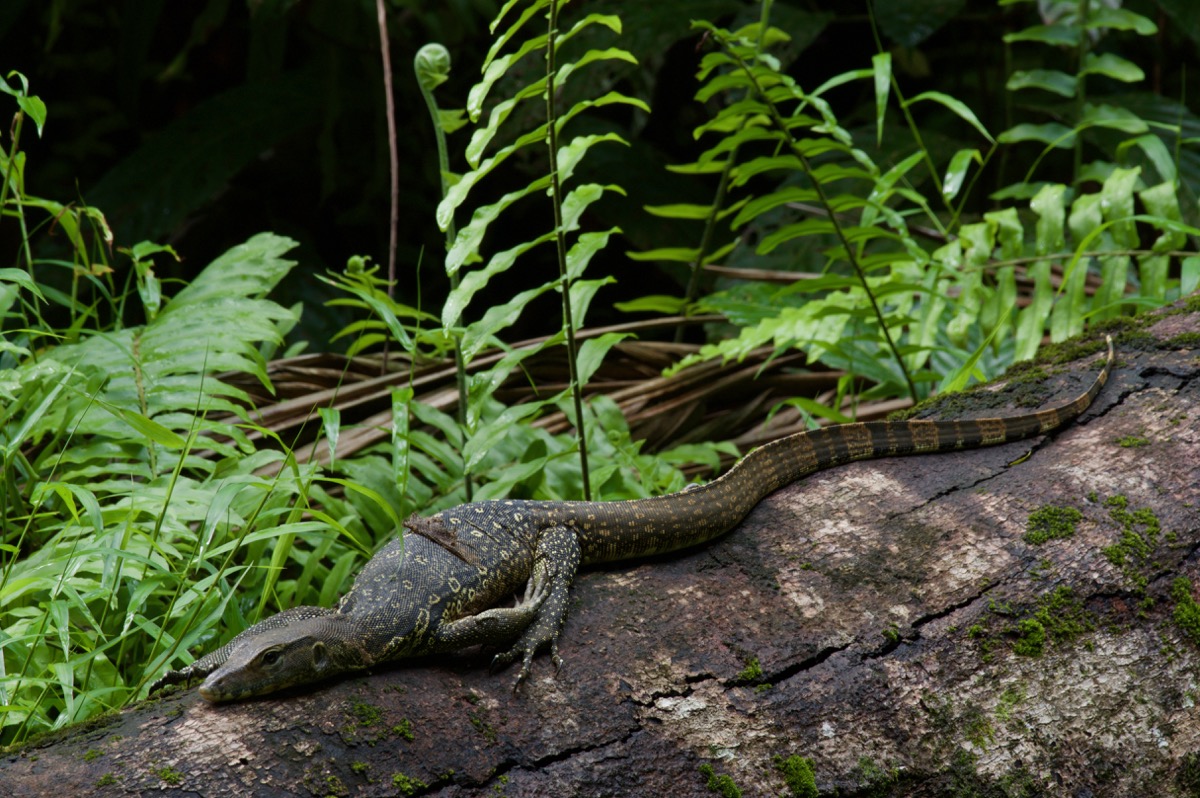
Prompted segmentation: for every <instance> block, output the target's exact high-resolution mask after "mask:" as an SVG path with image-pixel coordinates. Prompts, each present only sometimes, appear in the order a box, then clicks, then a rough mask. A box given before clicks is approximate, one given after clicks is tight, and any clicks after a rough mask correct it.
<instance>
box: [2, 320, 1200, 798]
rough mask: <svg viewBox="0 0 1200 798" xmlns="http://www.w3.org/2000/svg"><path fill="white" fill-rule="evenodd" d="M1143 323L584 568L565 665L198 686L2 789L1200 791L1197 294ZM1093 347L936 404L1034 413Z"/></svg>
mask: <svg viewBox="0 0 1200 798" xmlns="http://www.w3.org/2000/svg"><path fill="white" fill-rule="evenodd" d="M1139 323H1140V325H1141V326H1140V327H1138V323H1135V324H1134V325H1133V326H1134V327H1137V329H1131V330H1129V331H1127V332H1125V333H1123V334H1122V335H1121V336H1119V337H1118V342H1117V364H1116V367H1115V369H1114V372H1113V374H1112V376H1111V378H1110V380H1109V383H1108V386H1107V387H1106V388H1105V389H1104V391H1103V392H1102V393H1101V394H1100V396H1099V398H1098V399H1097V400H1096V402H1095V404H1094V405H1093V406H1092V408H1091V409H1090V410H1089V411H1088V412H1087V413H1086V414H1085V415H1084V416H1083V417H1082V418H1080V419H1079V420H1078V421H1077V422H1076V423H1074V424H1072V425H1070V426H1069V427H1067V428H1066V429H1064V430H1062V431H1060V432H1058V433H1056V434H1054V435H1053V436H1051V437H1043V438H1037V439H1033V440H1031V441H1025V442H1018V443H1012V444H1008V445H1005V446H1000V447H993V448H990V449H982V450H975V451H968V452H956V453H950V454H942V455H932V456H926V457H912V458H893V459H886V460H876V461H870V462H861V463H854V464H851V465H847V466H844V467H841V468H837V469H833V470H831V471H827V472H823V473H820V474H817V475H814V476H812V477H809V478H808V479H805V480H803V481H801V482H799V483H797V484H795V485H792V486H790V487H788V488H785V489H783V490H780V491H778V492H777V493H775V494H774V495H772V496H770V497H769V498H767V499H766V500H765V501H763V502H762V503H761V504H760V505H759V507H758V508H757V509H756V510H755V511H754V512H753V513H752V515H751V516H750V517H749V518H748V519H747V520H746V522H745V523H743V524H742V525H741V526H740V527H739V528H738V529H737V530H736V531H735V532H733V533H731V534H730V535H727V536H726V537H724V538H723V539H721V540H719V541H717V542H715V543H714V544H712V545H709V546H706V547H703V548H698V549H695V550H692V551H689V552H686V553H684V554H682V555H675V556H668V557H662V558H658V559H655V560H651V561H645V562H632V563H623V564H618V565H615V566H612V567H608V568H604V569H594V570H590V571H586V572H584V573H583V574H581V575H580V577H579V578H578V579H577V581H576V585H575V588H574V593H573V595H574V606H573V607H572V609H571V613H570V617H569V618H568V621H567V624H566V627H565V630H564V632H563V637H562V642H561V654H562V656H563V659H564V660H565V663H566V664H565V666H564V668H563V670H562V672H561V673H558V674H555V672H554V669H553V666H552V665H551V663H550V662H549V658H548V657H545V656H542V657H539V658H538V660H537V662H536V663H535V670H534V675H533V677H532V678H531V679H530V681H529V682H528V683H527V684H526V685H524V686H523V687H522V689H521V691H520V692H519V693H516V694H514V693H513V692H512V683H513V679H514V678H515V670H513V669H509V670H507V671H505V672H501V673H498V674H492V673H489V671H488V668H487V663H488V654H487V652H477V651H476V652H466V653H464V654H461V655H456V656H452V657H439V658H429V659H424V660H419V661H415V662H412V663H409V664H406V665H403V666H400V667H396V668H392V669H388V670H382V671H379V672H377V673H374V674H371V675H367V676H363V677H361V678H352V679H346V680H343V681H340V682H337V683H334V684H331V685H326V686H322V687H320V688H317V689H310V690H305V691H299V692H295V693H292V694H290V695H284V696H282V697H275V698H267V699H262V700H257V701H251V702H247V703H241V704H233V705H220V706H214V705H210V704H207V703H206V702H204V701H203V700H201V699H200V698H199V697H198V696H197V694H196V692H195V690H194V689H193V690H187V691H183V692H180V693H177V694H174V695H171V696H169V697H167V698H165V699H163V700H159V701H150V702H146V703H143V704H141V705H138V706H136V707H133V708H131V709H129V710H126V711H123V712H120V713H116V714H114V715H112V716H109V717H107V718H105V719H103V720H101V721H98V722H95V723H92V724H90V725H85V726H80V727H76V728H74V729H70V730H67V731H66V732H65V733H64V734H62V735H59V736H54V737H52V738H47V739H44V740H43V741H41V742H38V743H34V744H31V745H29V746H26V747H24V748H22V749H20V750H17V751H10V752H8V753H7V754H6V755H4V756H3V758H2V759H0V785H3V787H2V788H0V792H3V793H5V794H8V795H18V796H51V795H83V794H97V795H140V794H144V793H154V794H159V795H297V796H325V795H356V796H357V795H365V796H373V795H429V796H441V797H442V798H452V797H453V798H465V797H466V796H484V795H488V796H494V795H507V796H567V795H573V796H621V795H639V796H655V795H671V796H675V797H676V798H682V797H683V796H708V795H714V794H718V793H717V792H714V790H719V789H721V788H722V784H723V785H724V787H725V788H726V790H727V792H726V793H725V794H728V795H732V794H734V793H733V792H732V791H731V785H736V787H737V788H738V789H740V791H741V794H743V795H746V796H777V795H792V794H794V795H812V796H815V795H817V794H820V795H830V796H831V795H835V794H836V795H838V796H843V798H844V797H845V796H888V795H894V796H935V795H937V796H940V795H972V796H976V795H977V796H1030V795H1069V796H1078V797H1079V798H1083V797H1084V796H1110V795H1111V796H1127V795H1163V796H1169V795H1181V796H1185V795H1186V796H1194V795H1200V713H1198V712H1197V710H1196V708H1195V703H1196V701H1197V698H1198V693H1200V674H1198V673H1197V665H1198V664H1200V649H1198V646H1200V637H1198V636H1200V608H1197V607H1196V605H1195V603H1194V601H1193V599H1192V596H1195V595H1197V594H1198V592H1197V591H1192V590H1191V589H1190V588H1189V587H1188V585H1187V584H1186V583H1184V582H1183V581H1181V579H1186V580H1191V582H1193V583H1197V584H1198V585H1200V560H1198V556H1197V551H1198V550H1200V333H1198V332H1197V331H1198V330H1200V303H1197V302H1196V301H1195V300H1193V301H1192V302H1191V303H1190V307H1189V306H1185V305H1180V306H1177V307H1175V308H1173V309H1168V311H1166V312H1164V313H1159V314H1156V315H1154V316H1152V317H1150V318H1148V319H1145V320H1141V321H1140V322H1139ZM1097 368H1098V355H1097V354H1095V353H1094V352H1092V353H1090V354H1088V355H1087V356H1086V357H1081V358H1079V359H1077V360H1074V361H1072V362H1070V363H1067V364H1063V365H1062V366H1047V367H1046V368H1045V371H1047V372H1051V373H1050V374H1049V375H1046V376H1045V378H1044V379H1043V378H1042V373H1041V372H1036V373H1035V372H1027V373H1026V374H1027V376H1028V377H1031V378H1026V379H1021V378H1016V379H1013V380H1011V381H1010V383H1009V387H1007V388H1002V389H999V390H993V389H991V388H988V389H985V390H981V391H976V392H973V393H970V394H967V395H965V396H959V397H954V398H952V399H951V400H949V401H947V402H943V403H941V405H940V406H939V407H935V408H933V409H932V410H931V411H929V412H927V413H926V414H925V415H937V416H938V417H944V418H945V417H954V416H955V415H957V414H961V415H962V416H964V417H967V416H994V415H1002V414H1005V413H1019V412H1027V411H1028V409H1030V408H1031V407H1033V406H1048V405H1050V404H1056V403H1059V402H1061V401H1064V400H1066V399H1069V398H1071V397H1073V396H1074V395H1076V394H1077V393H1079V392H1080V391H1081V390H1082V388H1083V387H1084V386H1085V385H1086V384H1087V383H1088V382H1089V381H1090V380H1091V379H1092V378H1093V377H1094V376H1095V374H1096V371H1097ZM1039 531H1040V532H1044V533H1045V535H1046V536H1049V539H1047V540H1045V541H1044V542H1040V543H1039V542H1035V541H1037V540H1038V535H1037V534H1036V533H1038V532H1039ZM1068 533H1069V534H1068ZM1054 535H1059V537H1054ZM1031 541H1034V542H1031ZM1190 611H1192V614H1189V612H1190ZM789 758H790V759H789ZM801 758H803V759H801ZM706 764H707V765H709V766H710V767H711V768H712V771H711V772H710V771H708V770H707V768H706V769H705V770H704V772H702V771H701V766H703V765H706ZM788 764H790V765H791V767H792V771H791V772H792V775H793V781H792V783H791V784H790V785H789V784H788V783H786V782H785V773H784V770H785V769H786V768H785V767H784V768H781V765H788ZM809 765H810V766H811V772H812V775H813V780H812V781H811V782H807V781H806V780H805V768H806V766H809ZM722 776H727V777H728V778H727V779H725V780H722V779H721V777H722ZM710 778H711V785H710V783H709V782H710Z"/></svg>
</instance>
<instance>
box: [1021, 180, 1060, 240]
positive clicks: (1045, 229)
mask: <svg viewBox="0 0 1200 798" xmlns="http://www.w3.org/2000/svg"><path fill="white" fill-rule="evenodd" d="M1066 193H1067V187H1066V186H1064V185H1061V184H1058V183H1051V184H1049V185H1046V186H1044V187H1043V188H1042V190H1041V191H1039V192H1038V193H1037V196H1035V197H1034V198H1033V199H1032V200H1030V201H1029V207H1030V209H1031V210H1032V211H1033V212H1034V213H1036V214H1037V216H1038V220H1037V238H1036V240H1035V244H1034V246H1035V249H1036V250H1037V254H1039V255H1046V254H1050V253H1053V252H1061V251H1062V249H1063V247H1065V246H1066V240H1065V239H1064V238H1063V220H1064V218H1065V216H1066V208H1065V207H1064V201H1065V197H1066Z"/></svg>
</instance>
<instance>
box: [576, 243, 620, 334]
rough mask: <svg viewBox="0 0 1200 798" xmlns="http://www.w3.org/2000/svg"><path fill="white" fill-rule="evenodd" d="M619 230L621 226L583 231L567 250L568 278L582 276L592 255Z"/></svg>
mask: <svg viewBox="0 0 1200 798" xmlns="http://www.w3.org/2000/svg"><path fill="white" fill-rule="evenodd" d="M619 232H621V228H619V227H614V228H612V229H611V230H605V231H603V232H593V233H581V234H580V235H579V238H578V239H577V240H576V241H575V243H574V244H572V245H571V248H570V249H569V250H568V251H567V278H568V279H570V280H575V279H578V278H579V277H580V276H582V275H583V272H584V270H585V269H586V268H587V265H588V263H590V262H591V260H592V257H593V256H594V255H595V254H596V253H597V252H599V251H600V250H602V249H604V248H605V247H606V246H608V239H609V236H611V235H612V234H613V233H619ZM576 323H577V324H578V323H580V320H579V319H576Z"/></svg>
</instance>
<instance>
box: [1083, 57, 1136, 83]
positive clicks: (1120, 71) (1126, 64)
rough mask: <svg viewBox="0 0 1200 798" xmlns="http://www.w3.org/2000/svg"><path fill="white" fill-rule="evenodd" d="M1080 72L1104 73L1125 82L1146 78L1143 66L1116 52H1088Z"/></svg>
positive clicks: (1088, 73)
mask: <svg viewBox="0 0 1200 798" xmlns="http://www.w3.org/2000/svg"><path fill="white" fill-rule="evenodd" d="M1079 74H1080V75H1104V76H1105V77H1107V78H1112V79H1113V80H1119V81H1121V82H1123V83H1137V82H1139V81H1142V80H1145V78H1146V73H1145V72H1143V71H1142V68H1141V67H1139V66H1138V65H1137V64H1135V63H1133V62H1132V61H1130V60H1128V59H1125V58H1122V57H1121V56H1119V55H1116V54H1114V53H1100V54H1096V53H1088V54H1087V55H1085V56H1084V58H1083V68H1082V69H1080V70H1079Z"/></svg>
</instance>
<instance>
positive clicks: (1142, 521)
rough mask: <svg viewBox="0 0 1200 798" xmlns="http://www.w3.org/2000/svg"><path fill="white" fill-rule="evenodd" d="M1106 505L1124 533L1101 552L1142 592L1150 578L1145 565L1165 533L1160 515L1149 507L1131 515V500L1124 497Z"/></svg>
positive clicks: (1106, 500) (1118, 497)
mask: <svg viewBox="0 0 1200 798" xmlns="http://www.w3.org/2000/svg"><path fill="white" fill-rule="evenodd" d="M1104 504H1105V506H1106V507H1108V508H1109V510H1108V515H1109V517H1110V518H1112V520H1114V521H1116V522H1117V523H1118V524H1119V525H1120V527H1121V534H1120V537H1118V538H1117V542H1116V543H1114V544H1112V545H1111V546H1106V547H1105V548H1103V549H1101V551H1102V552H1103V554H1104V556H1105V557H1106V558H1108V561H1109V562H1111V563H1112V564H1113V565H1115V566H1116V567H1117V568H1120V569H1121V572H1122V573H1123V574H1124V575H1125V577H1126V578H1127V579H1129V580H1130V581H1131V582H1133V584H1134V585H1135V586H1136V587H1137V588H1138V589H1139V590H1144V589H1145V588H1146V583H1147V579H1146V575H1145V574H1144V573H1143V572H1142V566H1144V565H1146V564H1147V561H1148V560H1149V558H1150V555H1151V554H1153V553H1154V549H1155V547H1156V546H1157V545H1158V537H1159V535H1160V534H1161V532H1162V527H1161V525H1160V524H1159V521H1158V516H1156V515H1155V514H1154V512H1153V511H1152V510H1150V509H1149V508H1147V507H1143V508H1142V509H1140V510H1134V511H1133V512H1130V511H1129V500H1128V499H1126V498H1125V497H1124V496H1120V495H1118V496H1110V497H1109V498H1107V499H1105V501H1104Z"/></svg>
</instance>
